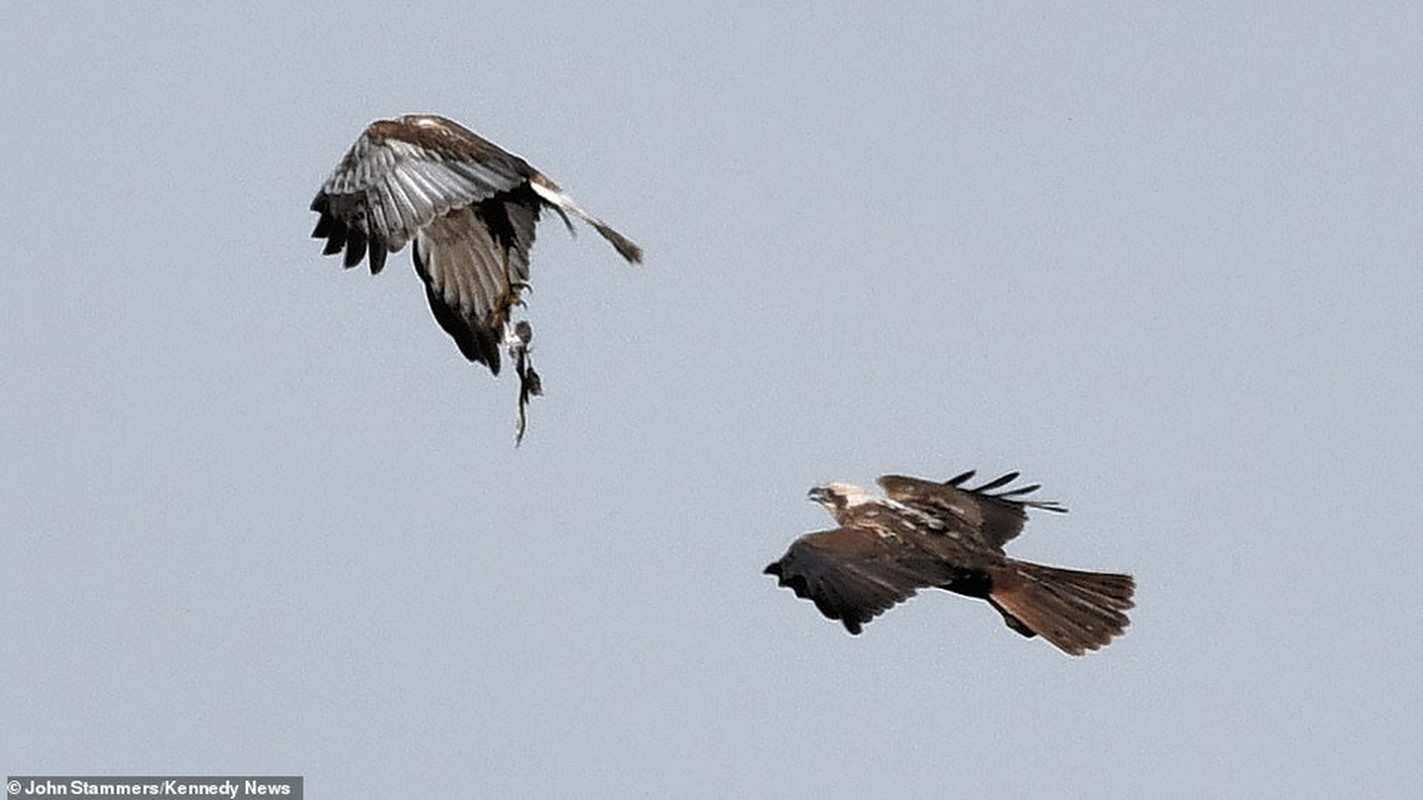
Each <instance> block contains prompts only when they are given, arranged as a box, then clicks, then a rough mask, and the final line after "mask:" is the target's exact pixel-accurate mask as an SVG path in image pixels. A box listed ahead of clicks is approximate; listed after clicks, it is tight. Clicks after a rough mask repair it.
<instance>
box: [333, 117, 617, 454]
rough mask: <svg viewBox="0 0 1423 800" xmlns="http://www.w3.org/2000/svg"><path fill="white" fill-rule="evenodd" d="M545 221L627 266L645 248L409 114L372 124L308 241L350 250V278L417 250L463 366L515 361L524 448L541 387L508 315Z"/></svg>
mask: <svg viewBox="0 0 1423 800" xmlns="http://www.w3.org/2000/svg"><path fill="white" fill-rule="evenodd" d="M545 209H552V210H553V211H554V212H555V213H557V214H558V215H559V216H560V217H562V218H563V221H564V222H565V223H566V224H569V219H568V218H569V215H572V216H575V217H578V218H579V219H582V220H583V221H585V222H587V223H588V224H589V225H592V226H593V228H594V229H595V230H597V231H598V233H599V234H601V235H602V236H603V237H604V238H605V239H607V240H608V241H609V242H610V243H611V244H612V245H613V247H614V248H615V249H616V250H617V251H618V253H619V254H621V255H622V256H623V258H625V259H627V260H628V262H630V263H634V264H636V263H640V262H641V261H642V250H641V248H639V247H638V246H637V245H636V244H634V243H633V242H632V241H630V240H629V239H627V238H626V237H624V236H623V235H622V234H620V233H618V232H617V231H615V230H613V229H612V228H611V227H609V226H608V225H607V224H606V223H604V222H603V221H602V220H600V219H598V218H597V217H594V216H593V215H592V214H589V213H588V212H587V211H585V210H584V209H583V208H582V207H581V206H579V205H578V204H577V203H575V202H574V201H573V199H572V198H571V197H569V196H568V195H567V194H566V193H564V191H563V190H562V189H561V188H559V186H558V184H556V183H554V182H553V181H552V180H550V179H549V178H548V177H547V176H545V175H544V174H543V173H541V172H539V171H538V170H537V169H535V168H534V167H533V166H531V165H530V164H529V163H528V162H527V161H525V160H524V159H522V158H520V157H519V156H516V155H514V154H513V153H510V152H508V151H506V150H504V149H502V148H500V147H499V146H498V145H496V144H494V143H492V142H490V141H488V140H486V139H484V138H482V137H481V136H479V135H478V134H476V133H474V132H473V131H471V130H469V129H467V128H465V127H463V126H462V125H460V124H458V123H456V122H453V121H451V120H448V119H445V118H444V117H440V116H435V115H433V114H408V115H405V116H402V117H398V118H396V119H387V120H377V121H375V122H372V123H371V124H370V125H369V126H368V127H367V128H366V129H365V131H363V132H362V133H361V135H360V137H358V138H357V139H356V142H355V144H353V145H352V146H351V149H350V150H349V151H348V152H347V153H346V155H345V157H343V158H342V159H341V162H340V164H338V165H337V167H336V169H335V171H333V172H332V173H331V176H330V177H329V178H327V179H326V182H325V183H324V184H323V185H322V187H321V191H320V192H318V193H317V195H316V197H315V199H313V200H312V201H311V210H312V211H315V212H317V213H318V214H320V215H321V218H320V219H319V220H318V221H317V223H316V228H315V230H313V231H312V236H313V237H315V238H318V239H325V240H326V248H325V251H324V253H325V254H326V255H332V254H335V253H339V252H341V251H342V250H344V251H345V257H344V264H345V266H346V267H348V268H349V267H354V266H356V265H357V264H359V263H361V260H362V259H363V258H366V259H367V260H368V263H369V265H370V270H371V274H376V273H378V272H380V271H381V269H382V268H383V267H384V266H385V261H386V256H387V255H388V254H390V253H395V252H398V251H399V250H401V249H402V248H403V247H405V245H406V244H407V243H413V247H412V253H413V259H414V262H415V271H416V272H417V273H418V274H419V275H420V278H421V280H423V281H424V283H425V291H426V296H427V298H428V300H429V302H430V310H431V311H432V312H433V313H434V315H435V320H436V321H437V322H438V323H439V324H440V327H441V328H443V329H444V330H445V332H446V333H448V334H449V335H450V336H451V337H452V338H453V339H454V340H455V344H456V345H458V347H459V349H460V352H461V353H462V354H464V356H465V358H467V359H469V360H470V361H473V362H477V363H481V364H484V365H485V366H487V367H488V368H489V371H490V372H491V373H493V374H495V375H498V374H499V366H500V355H499V349H500V346H501V345H502V346H504V347H506V348H507V349H508V350H509V352H510V354H511V355H512V356H514V357H515V361H516V366H517V367H518V369H519V377H520V384H521V391H520V404H519V419H520V424H519V434H520V436H522V434H523V414H524V404H525V402H526V401H527V398H528V396H529V395H532V394H538V391H537V389H538V388H539V380H538V375H537V373H535V372H534V371H533V368H532V366H531V365H529V364H528V361H527V357H528V343H529V338H530V336H531V330H526V331H525V332H526V333H528V334H529V335H524V336H520V335H518V334H517V333H516V332H515V331H514V330H513V326H512V324H511V320H510V315H511V312H512V310H513V308H514V307H515V306H519V305H522V304H523V292H524V290H525V289H526V288H527V287H528V283H529V251H530V249H531V248H532V247H533V244H534V229H535V225H536V223H537V222H538V219H539V216H540V214H541V213H542V212H543V211H544V210H545ZM569 227H570V230H571V229H572V226H571V224H569Z"/></svg>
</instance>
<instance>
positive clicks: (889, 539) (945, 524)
mask: <svg viewBox="0 0 1423 800" xmlns="http://www.w3.org/2000/svg"><path fill="white" fill-rule="evenodd" d="M974 474H975V473H974V472H973V471H969V472H965V473H963V474H961V475H957V476H955V477H953V478H950V479H949V480H947V481H944V482H943V483H936V482H934V481H928V480H924V479H922V478H911V477H906V476H903V475H884V476H881V477H880V479H879V481H878V483H879V485H880V487H881V488H882V489H884V492H885V494H886V495H887V496H885V497H881V496H878V495H875V494H871V493H870V492H868V491H866V490H865V489H862V488H860V487H858V486H852V485H850V484H844V483H829V484H825V485H824V486H817V487H815V488H813V489H811V490H810V495H809V497H810V499H811V500H814V501H815V502H817V503H820V504H821V505H823V506H824V507H825V508H826V510H828V511H829V512H830V516H832V517H834V518H835V521H836V523H838V524H839V526H840V527H838V528H835V529H833V530H827V531H819V532H817V533H809V534H806V535H804V536H802V537H800V538H799V539H796V540H795V542H794V543H793V544H792V545H791V546H790V549H789V550H787V551H786V554H785V555H783V556H781V558H780V559H779V560H778V561H775V562H773V563H772V564H771V565H770V566H768V567H766V570H765V572H766V574H768V575H774V576H775V577H776V578H777V579H778V583H779V585H781V586H787V587H790V589H791V590H792V591H794V592H795V593H796V596H797V597H803V598H808V599H810V600H812V601H814V602H815V606H816V608H818V609H820V613H822V614H824V615H825V616H826V617H829V618H830V619H834V620H839V621H840V622H841V623H843V624H844V626H845V629H846V630H847V631H849V632H850V633H852V634H858V633H860V630H861V626H862V625H864V624H865V623H868V622H869V621H870V620H872V619H874V618H875V617H876V616H878V615H879V614H881V613H883V612H885V611H887V610H889V609H890V608H892V607H893V606H895V605H897V604H899V603H902V602H904V601H905V600H908V599H909V598H911V597H913V596H914V594H915V592H916V591H917V590H919V589H927V588H937V589H946V590H948V591H950V592H955V593H957V594H961V595H965V596H968V597H976V598H979V599H982V600H986V601H988V604H989V605H991V606H993V608H995V609H997V611H998V612H999V613H1000V614H1002V615H1003V621H1004V622H1005V623H1007V625H1008V627H1009V628H1012V629H1013V630H1014V631H1017V632H1018V633H1020V634H1022V635H1024V636H1028V637H1033V636H1041V637H1042V638H1044V639H1046V640H1047V641H1049V642H1051V643H1052V644H1053V645H1054V646H1056V647H1057V648H1058V649H1060V650H1062V651H1063V652H1065V653H1068V654H1070V655H1074V656H1080V655H1083V654H1084V653H1086V652H1087V651H1089V650H1096V649H1098V648H1100V647H1103V646H1105V645H1106V644H1107V643H1108V642H1110V641H1111V640H1112V638H1113V637H1116V636H1120V635H1121V634H1122V633H1124V632H1125V631H1126V628H1127V625H1129V624H1130V620H1128V619H1127V615H1126V611H1127V610H1128V609H1130V608H1132V607H1133V605H1134V604H1133V602H1132V595H1133V594H1134V593H1135V591H1136V582H1135V580H1134V579H1133V578H1132V576H1130V575H1120V574H1113V573H1103V572H1082V571H1078V570H1072V569H1062V568H1060V567H1048V566H1043V565H1041V564H1032V563H1029V562H1027V561H1019V560H1017V559H1013V558H1009V557H1008V556H1006V555H1004V553H1003V545H1004V543H1005V542H1007V541H1009V540H1010V539H1012V538H1013V537H1015V536H1017V535H1018V534H1019V533H1020V532H1021V531H1022V529H1023V524H1024V523H1025V522H1026V521H1027V510H1028V509H1036V510H1040V511H1053V512H1058V513H1062V512H1066V511H1067V509H1066V508H1064V507H1063V506H1062V505H1060V504H1059V503H1055V502H1050V501H1041V500H1028V499H1024V496H1025V495H1028V494H1031V493H1032V492H1035V491H1037V490H1038V489H1039V488H1040V487H1039V485H1038V484H1033V485H1031V486H1022V487H1019V488H1015V489H1004V488H1003V487H1006V486H1008V485H1009V484H1011V483H1012V482H1013V481H1015V480H1017V479H1018V473H1016V472H1010V473H1008V474H1006V475H1003V476H1001V477H999V478H995V479H994V480H991V481H988V482H987V483H984V484H982V485H980V486H977V487H974V488H968V487H967V486H966V485H965V484H967V482H968V481H969V480H970V479H971V478H972V477H973V476H974Z"/></svg>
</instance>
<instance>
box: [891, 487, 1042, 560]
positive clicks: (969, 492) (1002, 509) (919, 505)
mask: <svg viewBox="0 0 1423 800" xmlns="http://www.w3.org/2000/svg"><path fill="white" fill-rule="evenodd" d="M973 475H974V472H973V471H972V470H970V471H968V472H965V473H962V474H960V475H956V476H954V477H953V478H950V479H949V480H947V481H945V482H943V483H935V482H933V481H926V480H923V479H921V478H911V477H908V476H905V475H883V476H881V477H880V479H879V485H880V487H881V488H883V489H884V491H885V494H886V495H887V496H888V497H889V498H890V499H891V500H895V501H897V502H899V503H903V504H904V505H906V506H909V507H910V508H913V509H915V510H917V511H920V512H922V513H924V514H927V515H929V516H931V517H933V518H935V519H938V520H941V521H943V522H944V523H945V524H947V525H948V526H949V527H950V528H951V529H952V530H955V531H958V532H960V533H963V534H967V535H971V536H978V537H980V538H981V540H982V542H983V543H984V544H986V545H987V546H989V547H992V548H995V549H997V548H1001V547H1002V546H1003V544H1004V543H1005V542H1007V541H1009V540H1010V539H1012V538H1013V537H1015V536H1017V535H1018V534H1019V533H1020V532H1022V530H1023V523H1024V522H1026V521H1027V519H1028V515H1027V509H1030V508H1035V509H1039V510H1042V511H1056V512H1065V511H1067V509H1066V508H1063V507H1062V506H1061V505H1060V504H1058V503H1055V502H1051V501H1040V500H1024V499H1022V498H1023V496H1024V495H1027V494H1030V493H1032V492H1034V491H1037V490H1038V488H1039V486H1038V485H1037V484H1033V485H1030V486H1023V487H1019V488H1015V489H1007V490H1003V491H997V490H999V489H1002V487H1004V486H1007V485H1008V484H1010V483H1012V482H1013V481H1015V480H1017V479H1018V473H1016V472H1010V473H1008V474H1006V475H1003V476H1000V477H998V478H995V479H993V480H991V481H988V482H987V483H984V484H982V485H981V486H977V487H973V488H969V487H967V486H965V485H964V484H966V483H967V482H968V480H969V479H970V478H972V477H973Z"/></svg>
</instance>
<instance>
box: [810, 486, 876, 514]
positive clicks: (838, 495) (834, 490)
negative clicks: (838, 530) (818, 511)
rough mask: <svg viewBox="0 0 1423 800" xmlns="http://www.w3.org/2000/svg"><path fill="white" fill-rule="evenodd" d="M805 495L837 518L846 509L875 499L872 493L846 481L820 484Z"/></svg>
mask: <svg viewBox="0 0 1423 800" xmlns="http://www.w3.org/2000/svg"><path fill="white" fill-rule="evenodd" d="M806 497H807V498H809V499H811V500H814V501H815V502H817V503H819V504H820V505H822V506H824V507H825V510H826V511H829V512H830V516H832V517H834V518H835V519H837V520H838V519H840V515H841V514H843V513H844V512H845V510H846V509H848V508H851V507H853V506H857V505H860V504H861V503H871V502H874V500H875V498H874V495H871V494H870V493H869V492H867V491H865V490H864V489H861V488H860V487H858V486H854V485H852V484H848V483H826V484H822V485H820V486H816V487H814V488H812V489H811V490H810V491H809V492H807V493H806Z"/></svg>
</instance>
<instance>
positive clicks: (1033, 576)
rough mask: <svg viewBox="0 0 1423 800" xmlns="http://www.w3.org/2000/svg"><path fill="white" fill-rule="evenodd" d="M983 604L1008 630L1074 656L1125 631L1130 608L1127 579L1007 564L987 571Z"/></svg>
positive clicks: (1132, 585) (1130, 580)
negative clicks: (989, 586)
mask: <svg viewBox="0 0 1423 800" xmlns="http://www.w3.org/2000/svg"><path fill="white" fill-rule="evenodd" d="M990 574H991V577H992V589H990V591H989V593H988V602H990V603H992V604H993V607H994V608H996V609H998V610H999V612H1001V613H1002V614H1003V618H1004V620H1005V621H1006V622H1007V623H1008V627H1010V628H1012V629H1013V630H1015V631H1017V632H1018V633H1021V634H1023V635H1025V636H1033V635H1038V636H1041V637H1043V638H1044V639H1046V640H1048V641H1049V642H1051V643H1052V644H1053V645H1054V646H1056V647H1057V648H1058V649H1060V650H1062V651H1063V652H1065V653H1068V654H1070V655H1074V656H1080V655H1083V654H1084V653H1086V652H1087V651H1088V650H1096V649H1098V648H1100V647H1104V646H1105V645H1106V644H1107V643H1109V642H1110V641H1111V640H1112V638H1113V637H1115V636H1120V635H1121V634H1122V633H1123V632H1125V631H1126V628H1127V626H1128V625H1130V624H1131V620H1129V619H1128V618H1127V615H1126V613H1125V612H1126V611H1127V610H1128V609H1130V608H1132V607H1133V606H1134V605H1135V604H1134V603H1133V602H1132V595H1133V594H1134V593H1135V591H1136V581H1135V580H1134V579H1133V578H1132V576H1130V575H1114V574H1110V573H1104V572H1081V571H1078V570H1072V569H1062V568H1060V567H1047V566H1043V565H1041V564H1031V563H1028V562H1026V561H1013V560H1009V561H1008V563H1007V564H1005V565H1004V566H1002V567H1000V568H997V569H995V570H992V571H991V573H990Z"/></svg>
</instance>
